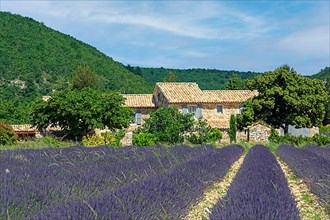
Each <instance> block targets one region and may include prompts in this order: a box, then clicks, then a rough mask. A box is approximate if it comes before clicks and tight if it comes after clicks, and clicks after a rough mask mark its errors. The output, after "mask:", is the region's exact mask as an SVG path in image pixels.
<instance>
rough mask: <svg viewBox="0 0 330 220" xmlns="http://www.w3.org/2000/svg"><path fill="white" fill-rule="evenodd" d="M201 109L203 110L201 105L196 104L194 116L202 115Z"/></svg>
mask: <svg viewBox="0 0 330 220" xmlns="http://www.w3.org/2000/svg"><path fill="white" fill-rule="evenodd" d="M202 110H203V107H202V106H201V105H199V106H197V110H196V114H195V116H196V118H200V117H202Z"/></svg>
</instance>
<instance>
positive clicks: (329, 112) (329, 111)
mask: <svg viewBox="0 0 330 220" xmlns="http://www.w3.org/2000/svg"><path fill="white" fill-rule="evenodd" d="M329 75H330V73H329ZM325 90H326V91H327V92H328V101H327V103H326V104H325V117H324V123H327V124H330V76H329V78H328V79H327V80H326V81H325Z"/></svg>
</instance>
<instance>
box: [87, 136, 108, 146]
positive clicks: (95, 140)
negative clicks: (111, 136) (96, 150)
mask: <svg viewBox="0 0 330 220" xmlns="http://www.w3.org/2000/svg"><path fill="white" fill-rule="evenodd" d="M81 143H82V145H84V146H85V147H96V146H100V145H104V144H105V141H104V137H102V136H101V135H90V134H88V135H86V136H84V137H83V138H82V140H81Z"/></svg>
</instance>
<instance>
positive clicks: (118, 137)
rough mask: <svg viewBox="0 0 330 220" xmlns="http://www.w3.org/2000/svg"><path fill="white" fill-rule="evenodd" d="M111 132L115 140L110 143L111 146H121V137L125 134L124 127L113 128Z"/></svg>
mask: <svg viewBox="0 0 330 220" xmlns="http://www.w3.org/2000/svg"><path fill="white" fill-rule="evenodd" d="M111 134H112V135H113V136H114V137H115V141H114V142H113V143H112V144H111V145H112V146H121V143H120V141H121V139H123V137H124V136H125V130H124V129H115V130H113V131H112V132H111Z"/></svg>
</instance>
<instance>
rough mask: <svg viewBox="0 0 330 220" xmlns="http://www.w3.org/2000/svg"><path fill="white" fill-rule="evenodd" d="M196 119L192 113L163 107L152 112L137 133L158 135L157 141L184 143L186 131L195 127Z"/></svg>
mask: <svg viewBox="0 0 330 220" xmlns="http://www.w3.org/2000/svg"><path fill="white" fill-rule="evenodd" d="M193 124H194V119H193V117H191V115H190V114H187V115H183V114H181V113H180V112H179V110H178V109H177V108H175V107H168V108H161V109H157V110H156V111H154V112H152V113H151V114H150V118H148V119H147V120H146V121H145V123H144V124H143V125H142V128H141V129H139V130H138V131H137V133H149V134H153V135H154V136H155V137H157V142H160V143H169V144H178V143H183V141H184V137H183V135H184V133H185V132H187V131H190V130H191V129H192V128H193Z"/></svg>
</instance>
